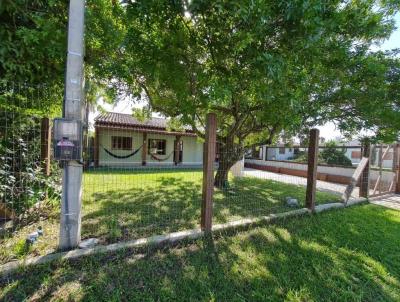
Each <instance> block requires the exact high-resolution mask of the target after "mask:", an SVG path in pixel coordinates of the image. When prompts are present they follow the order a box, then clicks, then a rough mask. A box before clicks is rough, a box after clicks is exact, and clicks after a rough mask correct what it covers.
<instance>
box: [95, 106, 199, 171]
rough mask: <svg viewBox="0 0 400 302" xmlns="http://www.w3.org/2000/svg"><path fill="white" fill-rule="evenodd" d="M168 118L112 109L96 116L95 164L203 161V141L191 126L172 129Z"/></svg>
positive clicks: (191, 162) (158, 164)
mask: <svg viewBox="0 0 400 302" xmlns="http://www.w3.org/2000/svg"><path fill="white" fill-rule="evenodd" d="M167 123H168V120H167V119H163V118H151V119H148V120H146V121H143V122H142V121H139V120H137V119H136V118H134V117H133V116H132V115H129V114H121V113H114V112H108V113H105V114H100V115H99V116H97V117H96V118H95V124H94V127H95V140H94V141H95V142H94V164H95V166H96V167H98V166H100V167H101V166H108V167H129V166H141V165H143V166H145V165H156V166H161V165H164V166H165V165H171V166H172V165H191V166H198V165H201V164H202V161H203V143H202V142H201V141H199V140H198V138H197V136H196V134H195V133H194V132H193V131H191V130H190V129H189V128H186V129H184V130H180V131H174V130H168V129H167V128H168V127H167Z"/></svg>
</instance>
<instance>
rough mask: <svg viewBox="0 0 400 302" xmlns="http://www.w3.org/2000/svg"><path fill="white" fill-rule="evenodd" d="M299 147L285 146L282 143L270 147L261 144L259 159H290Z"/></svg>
mask: <svg viewBox="0 0 400 302" xmlns="http://www.w3.org/2000/svg"><path fill="white" fill-rule="evenodd" d="M299 150H300V149H299V148H298V147H286V146H284V145H281V146H276V147H270V146H266V145H263V146H262V147H261V148H260V159H263V160H290V159H292V158H293V157H294V156H295V154H296V152H298V151H299Z"/></svg>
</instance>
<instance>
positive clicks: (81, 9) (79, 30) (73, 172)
mask: <svg viewBox="0 0 400 302" xmlns="http://www.w3.org/2000/svg"><path fill="white" fill-rule="evenodd" d="M84 17H85V1H84V0H70V3H69V17H68V53H67V71H66V76H65V92H64V104H63V118H65V119H70V120H76V121H82V120H83V114H84V106H83V103H84V97H83V55H84V54H83V51H84V37H83V34H84ZM81 131H82V130H81ZM81 146H82V141H81V142H80V146H79V148H81ZM80 152H81V151H80ZM81 154H82V153H81ZM81 157H82V156H81ZM63 169H64V170H63V180H62V188H63V189H62V200H61V201H62V203H61V219H60V241H59V246H60V248H61V249H62V250H65V249H71V248H74V247H76V246H77V245H78V244H79V242H80V240H81V203H82V201H81V195H82V189H81V186H82V171H83V165H82V161H77V160H70V161H66V162H65V163H64V168H63Z"/></svg>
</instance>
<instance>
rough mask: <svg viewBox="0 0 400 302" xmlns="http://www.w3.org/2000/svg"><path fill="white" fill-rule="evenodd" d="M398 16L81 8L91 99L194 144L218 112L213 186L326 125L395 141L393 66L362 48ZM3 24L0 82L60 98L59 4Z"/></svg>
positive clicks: (302, 10) (180, 5) (3, 12)
mask: <svg viewBox="0 0 400 302" xmlns="http://www.w3.org/2000/svg"><path fill="white" fill-rule="evenodd" d="M398 9H399V3H398V2H397V1H372V0H366V1H356V0H352V1H350V0H349V1H338V0H334V1H319V0H309V1H306V0H303V1H298V0H291V1H272V0H254V1H233V0H232V1H223V0H214V1H208V0H193V1H184V0H174V1H168V0H163V1H148V0H147V1H144V0H137V1H122V2H121V1H113V0H97V1H95V0H90V1H87V14H86V15H87V20H86V36H85V38H86V54H85V64H86V67H85V71H86V79H87V83H89V84H88V85H87V91H88V100H90V101H92V102H94V100H95V99H96V96H98V95H99V94H100V93H104V91H108V92H110V97H111V98H110V99H112V100H115V99H118V98H120V97H122V96H124V95H131V96H133V97H135V98H141V99H145V100H146V101H148V102H149V104H150V108H151V109H152V110H154V111H157V112H160V113H162V114H165V115H167V116H169V117H172V118H173V119H174V120H175V121H176V120H179V121H180V123H182V124H189V125H191V126H192V127H193V129H194V130H195V131H196V132H197V133H198V134H199V136H203V130H204V120H205V114H206V113H207V112H211V111H212V112H215V113H216V114H217V116H218V141H219V143H220V152H221V157H220V160H221V162H220V170H219V171H218V174H217V185H219V186H221V185H222V184H223V183H224V182H225V181H226V176H227V171H228V170H229V167H230V166H231V165H232V164H233V163H234V162H235V161H236V160H237V159H238V158H240V157H241V156H242V155H243V151H244V148H245V146H246V145H249V144H252V143H255V142H259V143H269V142H271V141H272V140H273V139H274V137H276V136H277V135H279V134H280V133H282V131H285V133H286V134H289V133H298V132H299V131H301V130H304V129H308V128H310V127H312V126H315V125H318V124H323V123H325V122H326V121H335V122H337V124H338V126H339V128H340V129H341V130H343V131H348V132H352V131H353V132H354V131H359V130H360V129H370V130H374V131H375V132H376V133H377V136H378V137H379V138H382V139H385V138H390V139H394V138H395V137H396V136H397V135H398V130H399V129H400V119H399V117H400V116H399V115H400V113H399V102H400V101H399V88H400V87H399V77H400V76H399V74H400V65H399V60H398V58H397V57H396V56H395V53H394V52H392V53H391V52H386V53H384V52H381V51H376V52H373V51H371V46H372V45H374V44H375V43H377V42H379V41H382V40H384V39H386V38H387V37H389V35H390V33H391V32H392V31H393V29H394V23H393V20H392V16H393V15H394V13H395V12H396V11H398ZM0 17H1V18H0V19H1V21H0V22H1V23H0V24H1V31H0V38H1V40H2V41H5V42H3V43H2V44H1V45H0V63H1V64H0V65H1V66H0V73H1V75H2V79H6V80H7V79H15V80H21V81H26V80H27V79H29V81H30V82H33V83H47V84H49V85H55V86H56V87H62V82H63V77H64V73H63V70H64V68H65V50H66V30H65V28H66V24H67V1H54V0H46V1H39V0H37V1H36V0H35V1H5V2H3V3H2V4H1V7H0ZM104 88H107V89H104ZM59 101H60V102H61V100H59ZM53 102H54V100H53ZM49 103H51V98H49Z"/></svg>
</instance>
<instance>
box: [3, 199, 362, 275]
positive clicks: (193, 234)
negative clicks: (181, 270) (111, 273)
mask: <svg viewBox="0 0 400 302" xmlns="http://www.w3.org/2000/svg"><path fill="white" fill-rule="evenodd" d="M366 201H367V200H366V199H365V198H360V199H355V200H351V201H349V202H348V203H347V205H344V204H343V203H327V204H321V205H318V206H316V207H315V213H320V212H324V211H329V210H332V209H341V208H345V207H350V206H353V205H357V204H360V203H364V202H366ZM306 214H311V211H310V210H309V209H307V208H301V209H296V210H292V211H289V212H283V213H277V214H270V215H267V216H262V217H257V218H247V219H240V220H236V221H232V222H227V223H223V224H216V225H214V226H213V228H212V232H213V233H218V232H221V231H226V230H232V229H236V228H243V227H246V226H251V225H255V224H262V223H271V222H273V221H277V220H281V219H282V220H283V219H286V218H290V217H295V216H303V215H306ZM204 234H205V232H204V231H202V230H201V229H199V228H197V229H192V230H186V231H180V232H174V233H170V234H166V235H156V236H152V237H146V238H140V239H135V240H131V241H125V242H120V243H113V244H109V245H101V246H96V247H94V248H89V249H75V250H71V251H68V252H59V253H55V254H50V255H45V256H38V257H33V258H28V259H24V260H20V261H12V262H8V263H6V264H3V265H1V266H0V276H1V275H3V276H5V275H8V274H10V273H12V272H14V271H16V270H18V269H19V268H22V267H27V266H32V265H38V264H45V263H49V262H52V261H55V260H71V259H77V258H80V257H83V256H89V255H94V254H99V253H108V252H116V251H118V250H123V249H130V248H139V247H145V246H151V245H156V246H157V245H162V244H166V243H176V242H179V241H182V240H193V239H198V238H200V237H202V236H204Z"/></svg>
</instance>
